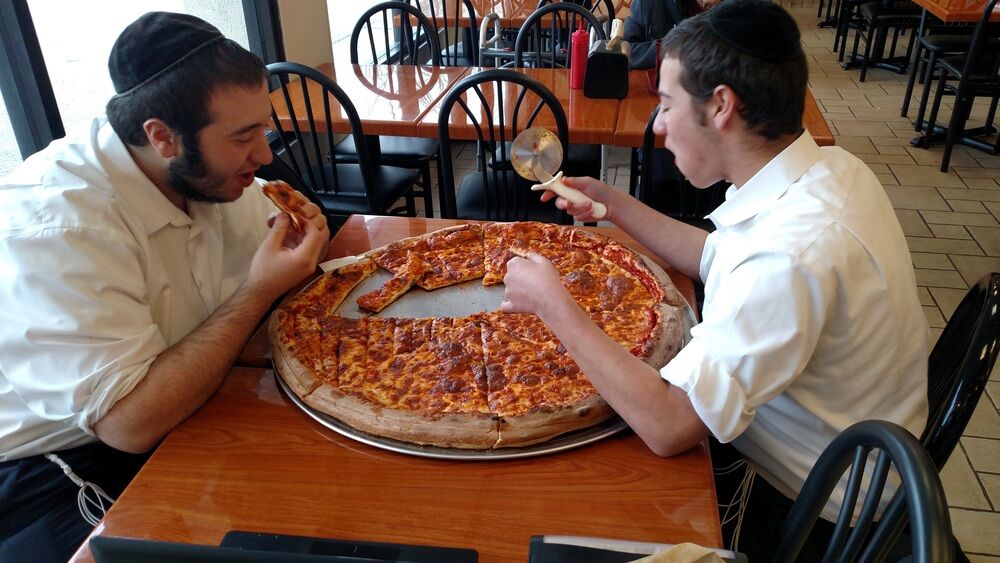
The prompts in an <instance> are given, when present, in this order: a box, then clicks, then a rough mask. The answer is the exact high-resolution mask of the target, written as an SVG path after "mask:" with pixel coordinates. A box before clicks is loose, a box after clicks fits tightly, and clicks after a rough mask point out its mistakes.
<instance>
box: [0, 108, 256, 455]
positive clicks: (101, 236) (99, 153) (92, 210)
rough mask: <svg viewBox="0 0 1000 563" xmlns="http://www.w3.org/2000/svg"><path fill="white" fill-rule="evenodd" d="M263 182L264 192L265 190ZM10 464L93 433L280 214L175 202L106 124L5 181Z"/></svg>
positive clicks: (208, 309)
mask: <svg viewBox="0 0 1000 563" xmlns="http://www.w3.org/2000/svg"><path fill="white" fill-rule="evenodd" d="M255 184H256V183H255ZM0 210H2V223H0V303H3V306H2V307H0V461H4V460H9V459H17V458H21V457H25V456H29V455H33V454H38V453H43V452H47V451H54V450H61V449H66V448H71V447H75V446H80V445H83V444H86V443H89V442H95V441H97V438H96V437H95V436H94V435H93V430H92V426H93V424H94V423H95V422H96V421H98V420H100V419H101V417H103V416H104V415H105V414H107V412H108V411H109V410H110V409H111V407H112V406H114V404H115V402H117V401H118V400H119V399H121V398H122V397H124V396H125V395H126V394H128V393H129V391H131V390H132V389H133V388H134V387H135V386H136V385H137V384H138V383H139V382H140V381H141V380H142V378H143V377H144V376H145V375H146V372H147V370H148V369H149V366H150V364H151V363H152V362H153V360H155V359H156V357H157V355H158V354H160V353H161V352H163V351H164V350H165V349H167V348H168V347H170V346H171V345H173V344H175V343H177V342H178V341H179V340H180V339H182V338H183V337H184V336H186V335H187V334H188V333H190V332H191V331H192V330H194V329H195V328H196V327H197V326H198V325H199V324H201V323H202V322H203V321H204V320H205V319H206V318H207V317H208V316H209V315H211V314H212V312H213V311H215V309H216V308H218V307H219V305H221V304H222V303H223V302H224V301H225V300H226V299H228V298H229V296H230V295H232V293H233V292H234V291H235V290H236V289H237V288H238V287H239V285H240V284H241V283H242V282H243V281H244V280H245V279H246V274H247V271H248V268H249V265H250V261H251V258H252V257H253V255H254V253H255V252H256V250H257V248H258V246H259V244H260V242H261V241H262V240H263V238H264V237H265V236H266V233H267V225H266V221H267V217H268V215H269V214H270V213H271V212H273V211H274V210H275V208H274V206H273V205H272V204H271V203H270V201H268V200H267V199H266V198H265V197H264V196H263V195H262V193H261V190H260V189H259V187H258V186H256V185H253V186H250V187H249V188H247V190H246V191H245V192H244V194H243V196H242V197H240V198H239V199H238V200H237V201H235V202H233V203H226V204H205V203H197V202H189V204H188V213H184V212H183V211H181V210H180V209H178V208H177V207H175V206H174V205H173V204H171V203H170V202H169V201H168V200H167V198H166V197H165V196H164V195H163V194H162V193H161V192H160V191H159V190H158V189H157V188H156V186H155V185H154V184H153V183H152V182H150V180H149V179H148V178H147V177H146V176H145V175H144V174H143V173H142V172H141V171H140V170H139V168H138V167H137V166H136V164H135V162H134V161H133V160H132V158H131V156H130V155H129V153H128V150H127V149H126V148H125V145H124V144H123V143H122V141H121V140H120V139H119V138H118V136H117V135H116V134H115V133H114V131H113V130H112V128H111V126H110V125H108V124H107V122H106V121H105V120H104V119H98V120H95V121H94V122H93V123H92V124H91V125H90V128H89V129H88V130H87V131H85V132H84V134H81V135H79V136H77V137H75V138H68V139H61V140H58V141H54V142H53V143H52V144H51V145H50V146H49V147H48V148H46V149H45V150H43V151H41V152H39V153H37V154H35V155H33V156H31V157H30V158H28V159H27V160H26V161H25V162H24V164H23V165H22V166H21V167H20V168H18V169H17V170H16V171H15V172H14V173H13V174H12V175H11V176H9V177H7V178H6V179H3V180H0Z"/></svg>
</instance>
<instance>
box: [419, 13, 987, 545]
mask: <svg viewBox="0 0 1000 563" xmlns="http://www.w3.org/2000/svg"><path fill="white" fill-rule="evenodd" d="M784 5H785V7H786V8H787V9H788V10H789V12H791V13H792V15H793V16H794V17H795V18H796V20H797V21H798V22H799V26H800V29H801V32H802V43H803V46H804V48H805V49H806V53H807V57H808V59H809V64H810V81H809V82H810V89H811V91H812V93H813V95H814V96H815V98H816V101H817V102H818V104H819V106H820V109H821V111H823V114H824V116H825V117H826V118H827V121H828V123H829V124H830V126H831V128H832V130H833V132H834V135H835V139H836V144H837V145H838V146H840V147H842V148H844V149H845V150H847V151H849V152H851V153H853V154H855V155H857V156H858V157H859V158H861V159H863V160H864V161H865V162H866V163H868V164H869V166H870V167H871V168H872V169H873V171H875V173H876V174H877V176H878V177H879V179H880V180H881V181H882V183H883V185H884V186H885V187H886V191H887V194H888V195H889V198H890V200H891V201H892V202H893V205H894V206H895V208H896V211H897V215H898V216H899V218H900V222H901V223H902V225H903V229H904V232H905V233H906V234H907V242H908V244H909V246H910V250H911V253H912V258H913V262H914V267H915V272H916V279H917V285H918V286H919V287H918V289H919V291H920V297H921V303H922V304H923V305H924V310H925V314H926V315H927V318H928V322H929V328H928V330H929V331H930V333H931V337H932V343H933V342H934V341H936V339H937V337H938V336H939V335H940V333H941V326H943V324H944V323H945V322H946V321H947V319H948V317H949V316H950V315H951V313H952V311H954V309H955V306H956V304H957V303H958V301H959V300H960V299H961V297H962V296H963V295H964V293H965V291H966V290H967V289H968V287H969V285H970V284H971V283H973V282H974V281H975V280H977V279H979V278H980V277H981V276H982V275H984V274H986V273H988V272H991V271H1000V186H998V185H997V180H998V179H1000V156H991V155H988V154H986V153H983V152H979V151H976V150H972V149H968V148H966V147H956V148H955V152H954V155H953V157H952V167H951V169H950V170H949V171H948V172H947V173H943V172H940V170H939V169H938V166H939V165H940V162H941V154H942V149H941V147H940V146H935V147H933V148H930V149H918V148H913V147H911V146H910V139H911V138H913V137H915V136H916V135H917V133H916V132H914V130H913V127H912V125H911V124H910V121H909V120H908V119H907V118H903V117H900V107H901V104H902V98H903V93H904V91H905V84H906V78H907V76H906V75H905V74H896V73H893V72H890V71H886V70H882V69H876V70H874V71H872V72H870V73H869V75H868V77H867V78H866V80H865V81H864V82H860V81H859V75H860V72H859V70H857V69H855V70H844V69H842V68H841V67H840V64H839V63H838V62H837V54H836V53H834V52H832V50H831V47H832V45H833V31H832V30H831V29H826V28H819V27H818V26H817V23H818V20H817V18H816V3H815V0H812V1H807V2H798V1H796V2H791V3H789V2H787V1H786V2H784ZM851 33H852V35H851V39H850V42H853V31H852V32H851ZM850 42H849V44H850ZM919 95H920V89H919V88H917V89H916V92H915V93H914V98H913V101H912V102H911V105H910V112H909V116H910V118H912V117H913V116H915V115H916V111H917V107H918V105H917V104H918V103H919V99H917V98H918V96H919ZM985 106H986V104H977V105H976V107H975V109H974V110H973V116H983V115H985V111H986V107H985ZM950 111H951V102H950V100H945V102H944V103H943V104H942V112H941V116H940V117H939V120H941V121H945V120H947V119H948V116H949V115H950ZM452 154H453V156H454V158H455V159H456V167H457V168H460V169H461V170H460V171H457V172H458V174H456V175H457V176H459V177H461V175H462V173H463V172H464V173H468V172H472V171H475V169H476V162H475V144H473V143H459V144H457V145H456V146H454V147H453V148H452ZM607 161H608V163H609V169H608V180H609V181H610V183H611V184H613V185H614V186H615V187H616V188H618V189H620V190H623V191H625V190H628V180H629V174H630V171H629V164H628V163H629V149H626V148H620V147H609V149H608V159H607ZM435 183H436V173H435ZM418 202H419V199H418ZM435 205H436V206H435V212H436V213H439V210H440V207H439V205H438V204H437V202H435ZM420 208H422V204H421V205H420ZM987 389H988V391H987V393H988V394H987V395H984V397H983V398H982V400H980V401H979V404H978V406H977V410H976V412H975V415H974V417H973V419H972V421H971V422H970V423H969V426H968V428H967V430H966V433H965V437H964V438H963V440H962V444H961V445H960V447H958V448H956V449H955V452H954V454H952V459H951V460H950V461H949V463H948V466H947V467H946V468H945V470H944V472H943V473H942V476H943V482H944V485H945V492H946V494H947V495H948V498H949V501H950V505H951V513H952V519H953V524H954V528H955V534H956V537H957V538H958V540H959V542H960V543H961V544H962V547H963V549H964V550H965V551H966V553H967V554H968V555H969V557H970V559H971V560H972V561H974V562H981V563H986V562H990V563H997V562H1000V535H998V534H997V533H996V530H998V529H1000V412H998V410H997V407H998V405H1000V370H998V369H995V370H994V372H993V374H992V375H991V381H990V383H989V384H988V386H987Z"/></svg>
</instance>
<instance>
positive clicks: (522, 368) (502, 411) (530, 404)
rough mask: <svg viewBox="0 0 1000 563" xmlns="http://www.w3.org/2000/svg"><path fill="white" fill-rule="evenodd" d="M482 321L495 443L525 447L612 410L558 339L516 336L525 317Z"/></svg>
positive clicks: (597, 419)
mask: <svg viewBox="0 0 1000 563" xmlns="http://www.w3.org/2000/svg"><path fill="white" fill-rule="evenodd" d="M504 316H505V315H502V314H498V315H495V316H493V317H490V318H488V319H487V320H484V322H483V323H482V329H481V330H482V342H483V356H484V366H485V375H486V378H487V384H488V396H487V400H488V402H489V408H490V410H491V411H492V412H494V413H496V414H497V415H499V416H500V419H501V420H500V429H499V439H498V441H497V446H496V447H507V446H526V445H530V444H534V443H538V442H542V441H546V440H549V439H551V438H553V437H555V436H557V435H559V434H562V433H564V432H568V431H571V430H576V429H578V428H583V427H586V426H589V425H591V424H596V423H598V422H601V421H603V420H607V419H608V418H610V417H611V416H613V415H614V411H613V410H611V407H609V406H608V404H607V403H606V402H604V400H603V399H602V398H601V396H600V395H599V394H598V393H597V390H595V389H594V387H593V385H591V384H590V381H588V380H587V378H586V376H584V374H583V373H582V372H581V371H580V368H579V367H578V366H577V365H576V363H575V362H574V361H573V359H572V358H570V357H569V354H567V353H566V349H565V348H564V347H563V346H562V345H561V344H559V342H558V340H555V339H553V340H551V341H549V342H545V343H539V342H536V341H534V340H528V339H526V338H524V337H523V336H522V333H524V332H525V331H528V332H530V330H531V329H526V328H525V327H521V328H518V327H517V326H516V325H517V324H519V323H522V322H525V318H524V317H525V316H519V317H518V318H510V319H505V318H503V317H504Z"/></svg>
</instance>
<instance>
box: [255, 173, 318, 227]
mask: <svg viewBox="0 0 1000 563" xmlns="http://www.w3.org/2000/svg"><path fill="white" fill-rule="evenodd" d="M263 190H264V195H266V196H267V198H268V199H270V200H271V201H272V202H273V203H274V205H275V207H277V208H278V209H279V210H280V211H284V212H285V213H287V214H288V216H289V217H291V219H292V226H293V227H295V229H296V230H297V231H304V230H305V225H304V224H303V223H305V221H307V219H306V217H305V215H304V214H303V211H302V208H303V207H304V206H305V204H306V203H308V201H307V200H306V198H305V197H303V196H302V195H300V194H299V193H298V192H296V191H295V189H294V188H292V187H291V186H289V185H288V183H287V182H283V181H281V180H274V181H271V182H268V183H266V184H264V188H263Z"/></svg>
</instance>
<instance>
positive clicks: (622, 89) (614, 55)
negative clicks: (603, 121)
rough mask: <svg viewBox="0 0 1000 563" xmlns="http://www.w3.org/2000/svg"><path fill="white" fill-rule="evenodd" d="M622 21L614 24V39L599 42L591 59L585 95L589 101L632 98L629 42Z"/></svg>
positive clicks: (593, 50)
mask: <svg viewBox="0 0 1000 563" xmlns="http://www.w3.org/2000/svg"><path fill="white" fill-rule="evenodd" d="M623 33H624V29H623V27H622V21H621V20H618V19H616V20H615V21H614V22H613V23H612V24H611V38H610V39H607V40H602V41H596V42H594V44H593V45H592V46H591V47H590V54H589V55H588V56H587V74H586V77H585V78H584V80H583V95H584V96H587V97H588V98H616V99H619V100H620V99H622V98H624V97H625V96H627V95H628V68H629V67H628V55H629V50H630V47H629V44H628V41H622V34H623Z"/></svg>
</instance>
